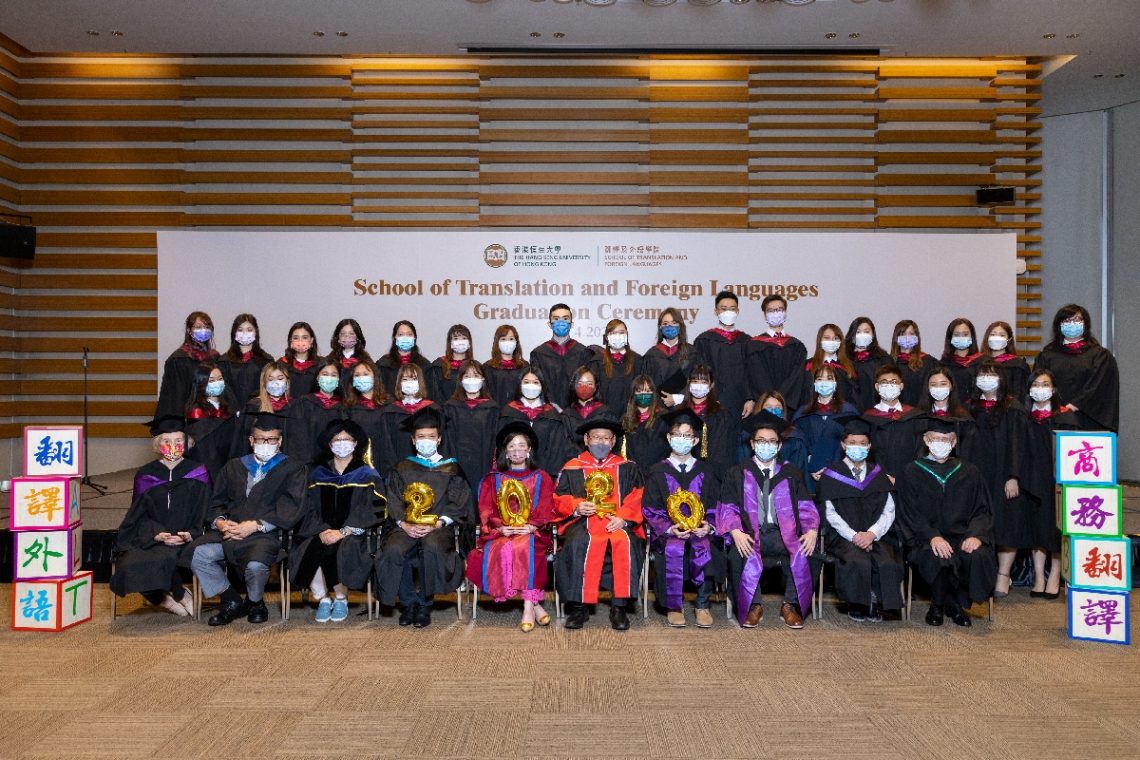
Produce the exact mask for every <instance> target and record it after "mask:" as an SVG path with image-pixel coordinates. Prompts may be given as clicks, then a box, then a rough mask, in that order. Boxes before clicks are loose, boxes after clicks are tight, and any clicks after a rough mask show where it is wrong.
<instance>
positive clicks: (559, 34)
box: [554, 32, 566, 40]
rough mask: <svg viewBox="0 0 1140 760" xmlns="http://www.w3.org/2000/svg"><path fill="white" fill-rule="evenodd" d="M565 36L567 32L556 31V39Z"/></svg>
mask: <svg viewBox="0 0 1140 760" xmlns="http://www.w3.org/2000/svg"><path fill="white" fill-rule="evenodd" d="M565 36H566V32H555V33H554V39H556V40H560V39H562V38H563V37H565Z"/></svg>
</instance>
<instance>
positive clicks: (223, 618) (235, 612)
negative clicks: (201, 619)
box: [208, 600, 249, 626]
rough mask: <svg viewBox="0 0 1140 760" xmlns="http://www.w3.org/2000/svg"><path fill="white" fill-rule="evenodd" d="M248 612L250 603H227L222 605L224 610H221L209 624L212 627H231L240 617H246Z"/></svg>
mask: <svg viewBox="0 0 1140 760" xmlns="http://www.w3.org/2000/svg"><path fill="white" fill-rule="evenodd" d="M248 611H249V602H246V601H244V600H243V601H240V602H227V603H226V604H223V605H222V608H221V609H220V610H218V614H216V615H214V616H213V617H212V618H210V620H209V621H208V622H209V624H210V625H214V626H217V625H229V624H230V623H232V622H234V621H235V620H237V619H238V618H239V617H242V616H244V615H245V613H246V612H248Z"/></svg>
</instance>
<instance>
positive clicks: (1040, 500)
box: [1021, 409, 1081, 552]
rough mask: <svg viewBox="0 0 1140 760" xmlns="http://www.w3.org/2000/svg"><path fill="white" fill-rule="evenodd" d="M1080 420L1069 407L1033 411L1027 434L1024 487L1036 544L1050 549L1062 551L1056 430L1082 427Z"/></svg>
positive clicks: (1037, 546)
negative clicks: (1039, 412) (1044, 413)
mask: <svg viewBox="0 0 1140 760" xmlns="http://www.w3.org/2000/svg"><path fill="white" fill-rule="evenodd" d="M1080 424H1081V422H1080V420H1079V419H1077V415H1076V414H1074V413H1073V412H1071V411H1068V410H1067V409H1063V410H1059V411H1057V412H1055V413H1053V414H1050V415H1049V416H1048V417H1041V416H1039V415H1033V414H1032V413H1031V414H1030V418H1029V430H1028V435H1027V441H1028V443H1027V454H1028V464H1027V466H1026V468H1025V477H1024V479H1023V480H1022V481H1021V489H1022V492H1023V495H1024V496H1025V503H1026V505H1027V507H1028V512H1029V524H1030V534H1031V537H1032V541H1033V547H1034V548H1037V549H1044V550H1045V551H1050V552H1059V551H1061V530H1060V529H1059V528H1058V527H1057V507H1056V496H1055V488H1056V485H1057V484H1056V473H1057V469H1056V461H1055V459H1054V442H1053V433H1054V432H1055V431H1057V430H1079V429H1080Z"/></svg>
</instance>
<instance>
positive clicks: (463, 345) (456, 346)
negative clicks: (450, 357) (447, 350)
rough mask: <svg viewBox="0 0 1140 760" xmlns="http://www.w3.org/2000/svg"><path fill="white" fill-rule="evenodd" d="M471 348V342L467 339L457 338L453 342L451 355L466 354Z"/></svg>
mask: <svg viewBox="0 0 1140 760" xmlns="http://www.w3.org/2000/svg"><path fill="white" fill-rule="evenodd" d="M469 348H471V341H469V340H467V339H466V338H456V339H455V340H453V341H451V353H453V354H465V353H467V349H469Z"/></svg>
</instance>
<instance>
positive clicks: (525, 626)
mask: <svg viewBox="0 0 1140 760" xmlns="http://www.w3.org/2000/svg"><path fill="white" fill-rule="evenodd" d="M519 630H520V631H522V632H523V633H530V632H531V631H533V630H534V623H527V622H525V621H524V622H522V623H519Z"/></svg>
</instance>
